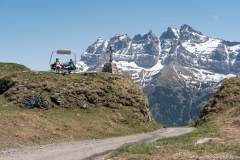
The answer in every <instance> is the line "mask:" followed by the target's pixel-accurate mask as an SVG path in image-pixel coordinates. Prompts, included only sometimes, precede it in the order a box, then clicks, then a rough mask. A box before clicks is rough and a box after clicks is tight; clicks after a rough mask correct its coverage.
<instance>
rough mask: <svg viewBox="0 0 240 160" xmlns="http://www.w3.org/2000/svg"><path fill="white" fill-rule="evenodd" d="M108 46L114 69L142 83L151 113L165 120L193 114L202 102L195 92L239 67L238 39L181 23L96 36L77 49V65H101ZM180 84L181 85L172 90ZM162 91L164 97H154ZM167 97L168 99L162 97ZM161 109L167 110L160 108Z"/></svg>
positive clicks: (177, 121) (203, 92)
mask: <svg viewBox="0 0 240 160" xmlns="http://www.w3.org/2000/svg"><path fill="white" fill-rule="evenodd" d="M110 46H111V47H112V48H113V49H114V53H113V59H114V63H116V64H117V66H118V69H119V70H120V71H121V72H122V73H123V74H126V75H130V76H131V77H132V78H133V79H134V80H135V82H137V83H139V84H140V85H141V86H142V88H143V89H144V90H145V93H146V94H147V95H148V96H149V100H150V104H151V107H152V111H153V112H154V116H155V118H156V119H157V120H158V121H160V122H162V123H163V124H166V125H183V124H186V123H188V122H189V121H191V120H193V119H195V118H196V117H197V116H198V113H199V110H200V108H201V104H202V101H200V100H201V98H198V97H204V98H203V99H204V100H207V99H208V98H209V97H210V96H211V95H212V93H213V92H214V89H215V88H216V87H217V86H218V85H219V82H221V81H222V80H223V79H225V78H227V77H232V76H235V75H236V74H238V72H239V65H240V43H239V42H229V41H225V40H221V39H216V38H211V37H209V36H206V35H204V34H203V33H201V32H199V31H197V30H195V29H193V28H192V27H191V26H189V25H186V24H185V25H182V26H181V27H180V28H172V27H168V29H167V30H166V31H165V32H164V33H163V34H162V35H161V36H160V37H157V36H156V35H155V34H154V33H153V32H152V31H150V32H148V33H147V34H144V35H140V34H138V35H135V36H134V37H133V38H131V37H129V36H128V35H127V34H123V35H120V34H119V35H115V36H114V37H112V38H110V39H109V40H104V39H102V38H99V39H98V40H97V41H96V42H95V43H94V44H92V45H90V46H89V47H88V48H87V50H86V51H85V52H84V53H83V54H82V57H81V61H80V62H79V65H80V66H81V68H82V70H83V71H96V70H99V69H101V67H102V65H103V64H104V63H105V62H106V61H107V60H108V57H109V56H108V54H109V53H108V48H109V47H110ZM166 70H167V71H166ZM170 73H171V74H170ZM163 77H164V78H163ZM166 77H167V78H166ZM166 83H167V84H166ZM167 86H170V87H168V88H166V87H167ZM172 86H175V87H172ZM179 87H180V88H181V89H180V90H175V89H176V88H179ZM156 88H159V90H157V89H156ZM169 88H171V89H170V90H169ZM164 89H167V90H168V91H164ZM180 91H181V92H182V93H184V92H185V91H186V94H184V95H181V96H175V97H174V98H173V99H172V98H171V96H172V95H171V94H175V92H180ZM165 92H168V93H165ZM161 94H162V95H166V96H167V97H165V99H161V97H159V98H157V99H156V98H155V97H158V96H159V95H161ZM168 98H170V99H171V101H169V102H167V99H168ZM160 99H161V101H160ZM184 100H185V101H184ZM165 101H166V102H165ZM173 101H174V102H176V103H175V104H174V105H172V104H171V102H173ZM183 101H184V103H182V102H183ZM186 108H188V109H186ZM159 109H161V110H159ZM166 110H168V114H162V113H166V112H165V111H166ZM171 112H172V113H175V114H172V115H174V116H172V115H171ZM186 115H188V116H186ZM169 117H172V118H171V119H169Z"/></svg>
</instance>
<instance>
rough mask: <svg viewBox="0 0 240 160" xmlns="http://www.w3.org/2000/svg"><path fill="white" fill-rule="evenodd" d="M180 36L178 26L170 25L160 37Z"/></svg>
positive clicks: (172, 37) (175, 37)
mask: <svg viewBox="0 0 240 160" xmlns="http://www.w3.org/2000/svg"><path fill="white" fill-rule="evenodd" d="M178 38H179V30H178V29H177V28H172V27H168V28H167V31H165V32H163V34H162V35H161V36H160V39H161V40H162V39H178Z"/></svg>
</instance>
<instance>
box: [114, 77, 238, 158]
mask: <svg viewBox="0 0 240 160" xmlns="http://www.w3.org/2000/svg"><path fill="white" fill-rule="evenodd" d="M196 127H197V130H196V131H194V132H193V133H190V134H187V135H183V136H180V137H176V138H168V139H164V140H159V141H156V142H154V143H150V144H142V145H137V146H135V147H132V148H122V149H120V150H118V151H116V152H115V153H114V154H113V155H112V159H113V160H119V159H121V160H122V159H124V160H125V159H126V160H127V159H129V160H130V159H131V160H134V159H144V160H157V159H161V160H188V159H191V160H239V159H240V79H239V78H231V79H228V80H226V81H224V83H223V85H222V86H221V87H220V88H219V90H218V91H217V92H216V94H215V96H214V97H213V98H212V100H210V101H209V102H208V104H207V105H206V106H205V107H204V109H203V111H202V112H201V114H200V118H199V120H198V121H197V123H196Z"/></svg>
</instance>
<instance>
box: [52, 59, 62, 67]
mask: <svg viewBox="0 0 240 160" xmlns="http://www.w3.org/2000/svg"><path fill="white" fill-rule="evenodd" d="M51 68H52V69H54V70H59V69H61V68H62V65H61V63H60V61H59V59H58V58H56V61H55V62H54V63H53V64H52V65H51Z"/></svg>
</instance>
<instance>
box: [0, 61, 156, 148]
mask: <svg viewBox="0 0 240 160" xmlns="http://www.w3.org/2000/svg"><path fill="white" fill-rule="evenodd" d="M0 73H1V74H0V117H1V119H0V149H3V148H7V147H18V146H21V145H33V144H45V143H53V142H54V143H55V142H62V141H72V140H79V139H88V138H105V137H112V136H121V135H127V134H134V133H138V132H146V131H152V130H155V129H157V128H159V126H158V125H157V124H156V123H155V122H153V121H150V116H149V111H148V107H149V106H148V101H147V99H146V97H145V96H144V94H143V92H142V91H141V90H140V89H139V87H138V86H137V85H135V84H134V83H133V82H132V80H130V79H129V78H127V77H123V76H121V75H113V74H108V73H92V74H73V75H65V76H64V75H60V74H55V73H49V72H32V71H30V70H29V69H28V68H26V67H24V66H22V65H17V64H4V63H1V64H0ZM33 96H41V97H42V98H43V99H44V100H45V101H47V108H45V109H39V108H33V109H27V107H26V105H25V102H26V99H27V98H28V97H33Z"/></svg>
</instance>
